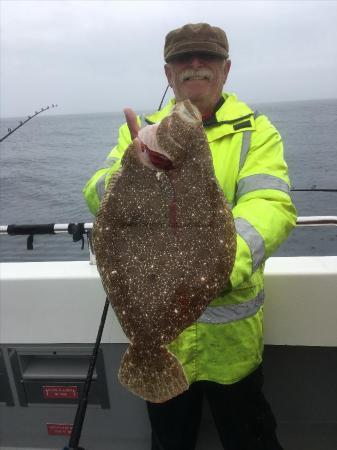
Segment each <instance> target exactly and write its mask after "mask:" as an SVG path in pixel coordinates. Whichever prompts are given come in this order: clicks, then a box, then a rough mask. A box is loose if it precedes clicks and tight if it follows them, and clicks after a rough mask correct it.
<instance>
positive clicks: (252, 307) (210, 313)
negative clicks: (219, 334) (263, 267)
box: [198, 290, 264, 324]
mask: <svg viewBox="0 0 337 450" xmlns="http://www.w3.org/2000/svg"><path fill="white" fill-rule="evenodd" d="M263 302H264V291H263V290H262V291H260V292H259V293H258V294H257V296H256V297H255V298H253V299H252V300H248V301H247V302H244V303H239V304H237V305H224V306H208V307H207V308H206V309H205V311H204V312H203V314H202V315H201V316H200V317H199V319H198V322H199V323H214V324H221V323H229V322H234V321H236V320H241V319H247V317H251V316H254V315H255V314H256V313H257V312H258V311H259V309H260V308H261V306H262V305H263Z"/></svg>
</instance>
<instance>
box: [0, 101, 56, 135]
mask: <svg viewBox="0 0 337 450" xmlns="http://www.w3.org/2000/svg"><path fill="white" fill-rule="evenodd" d="M50 108H57V105H54V103H52V105H51V107H50V106H49V105H48V106H46V107H45V108H41V109H40V111H35V113H34V114H33V115H31V116H27V119H25V120H20V121H19V125H18V126H17V127H15V128H8V129H7V131H8V133H7V134H6V135H5V136H3V137H2V138H0V142H2V141H4V140H5V139H6V138H8V136H10V135H11V134H13V133H14V132H15V131H16V130H17V129H18V128H20V127H23V126H24V125H25V124H26V123H27V122H29V121H30V120H32V119H34V117H36V116H38V115H39V114H41V113H43V112H44V111H47V110H48V109H50Z"/></svg>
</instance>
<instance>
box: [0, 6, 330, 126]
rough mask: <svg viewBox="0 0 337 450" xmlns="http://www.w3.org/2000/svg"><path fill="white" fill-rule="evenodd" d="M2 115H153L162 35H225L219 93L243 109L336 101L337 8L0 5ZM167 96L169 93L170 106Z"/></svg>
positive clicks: (160, 84) (160, 87)
mask: <svg viewBox="0 0 337 450" xmlns="http://www.w3.org/2000/svg"><path fill="white" fill-rule="evenodd" d="M0 8H1V10H0V17H1V19H0V20H1V33H0V50H1V65H0V114H1V116H2V117H19V116H26V115H27V114H29V113H33V112H34V111H35V110H37V109H41V108H42V107H45V106H47V105H51V104H52V103H54V104H55V103H56V104H58V108H57V109H53V110H52V112H54V111H55V112H56V113H58V114H77V113H92V112H120V111H122V109H123V108H124V107H126V106H128V107H132V108H134V109H135V110H136V111H137V112H138V111H152V110H155V109H157V108H158V105H159V103H160V100H161V97H162V95H163V93H164V90H165V88H166V85H167V83H166V78H165V74H164V70H163V66H164V59H163V47H164V42H165V35H166V34H167V33H168V32H169V31H170V30H172V29H175V28H178V27H180V26H182V25H184V24H185V23H197V22H207V23H210V24H211V25H216V26H219V27H221V28H223V29H224V30H225V31H226V33H227V36H228V40H229V46H230V59H231V61H232V67H231V71H230V74H229V77H228V81H227V83H226V85H225V90H226V91H228V92H234V93H236V94H237V96H238V97H239V98H240V99H241V100H244V101H246V102H247V103H263V102H278V101H293V100H294V101H295V100H312V99H323V98H337V83H336V80H337V45H336V43H337V27H336V23H337V1H333V0H330V1H323V0H322V1H319V0H317V1H305V0H302V1H301V0H299V1H294V0H292V1H285V0H284V1H276V0H275V1H274V0H266V1H253V0H251V1H249V0H246V1H222V0H217V1H203V0H193V1H178V0H170V1H161V0H152V1H151V0H150V1H143V0H134V1H128V0H124V1H115V0H34V1H31V0H0ZM172 96H173V92H172V91H171V90H169V92H168V94H167V99H168V98H169V97H172Z"/></svg>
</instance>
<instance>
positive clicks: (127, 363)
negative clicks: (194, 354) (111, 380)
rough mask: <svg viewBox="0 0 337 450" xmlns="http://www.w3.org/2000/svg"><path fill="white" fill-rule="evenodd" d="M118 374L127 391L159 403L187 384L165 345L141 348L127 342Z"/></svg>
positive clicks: (185, 387)
mask: <svg viewBox="0 0 337 450" xmlns="http://www.w3.org/2000/svg"><path fill="white" fill-rule="evenodd" d="M118 378H119V381H120V383H121V384H122V385H123V386H124V387H126V388H127V389H128V390H129V391H131V392H133V393H134V394H136V395H138V396H139V397H142V398H143V399H144V400H147V401H149V402H152V403H163V402H165V401H167V400H169V399H171V398H173V397H176V396H177V395H179V394H181V393H182V392H184V391H186V390H187V389H188V388H189V384H188V382H187V379H186V376H185V373H184V370H183V367H182V365H181V364H180V362H179V361H178V360H177V358H176V357H175V356H174V355H173V354H172V353H171V352H169V351H168V350H167V349H166V347H157V348H155V349H151V350H150V351H147V352H144V350H143V347H141V346H137V345H134V344H131V345H130V346H129V347H128V349H127V351H126V352H125V354H124V356H123V358H122V362H121V366H120V369H119V373H118Z"/></svg>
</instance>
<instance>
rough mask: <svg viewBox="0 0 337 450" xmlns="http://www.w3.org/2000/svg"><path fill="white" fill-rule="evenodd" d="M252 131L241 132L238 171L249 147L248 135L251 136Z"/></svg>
mask: <svg viewBox="0 0 337 450" xmlns="http://www.w3.org/2000/svg"><path fill="white" fill-rule="evenodd" d="M251 134H252V132H251V131H249V130H248V131H244V132H243V136H242V145H241V154H240V163H239V172H240V170H241V169H242V167H243V165H244V163H245V161H246V157H247V153H248V150H249V147H250V136H251Z"/></svg>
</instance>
